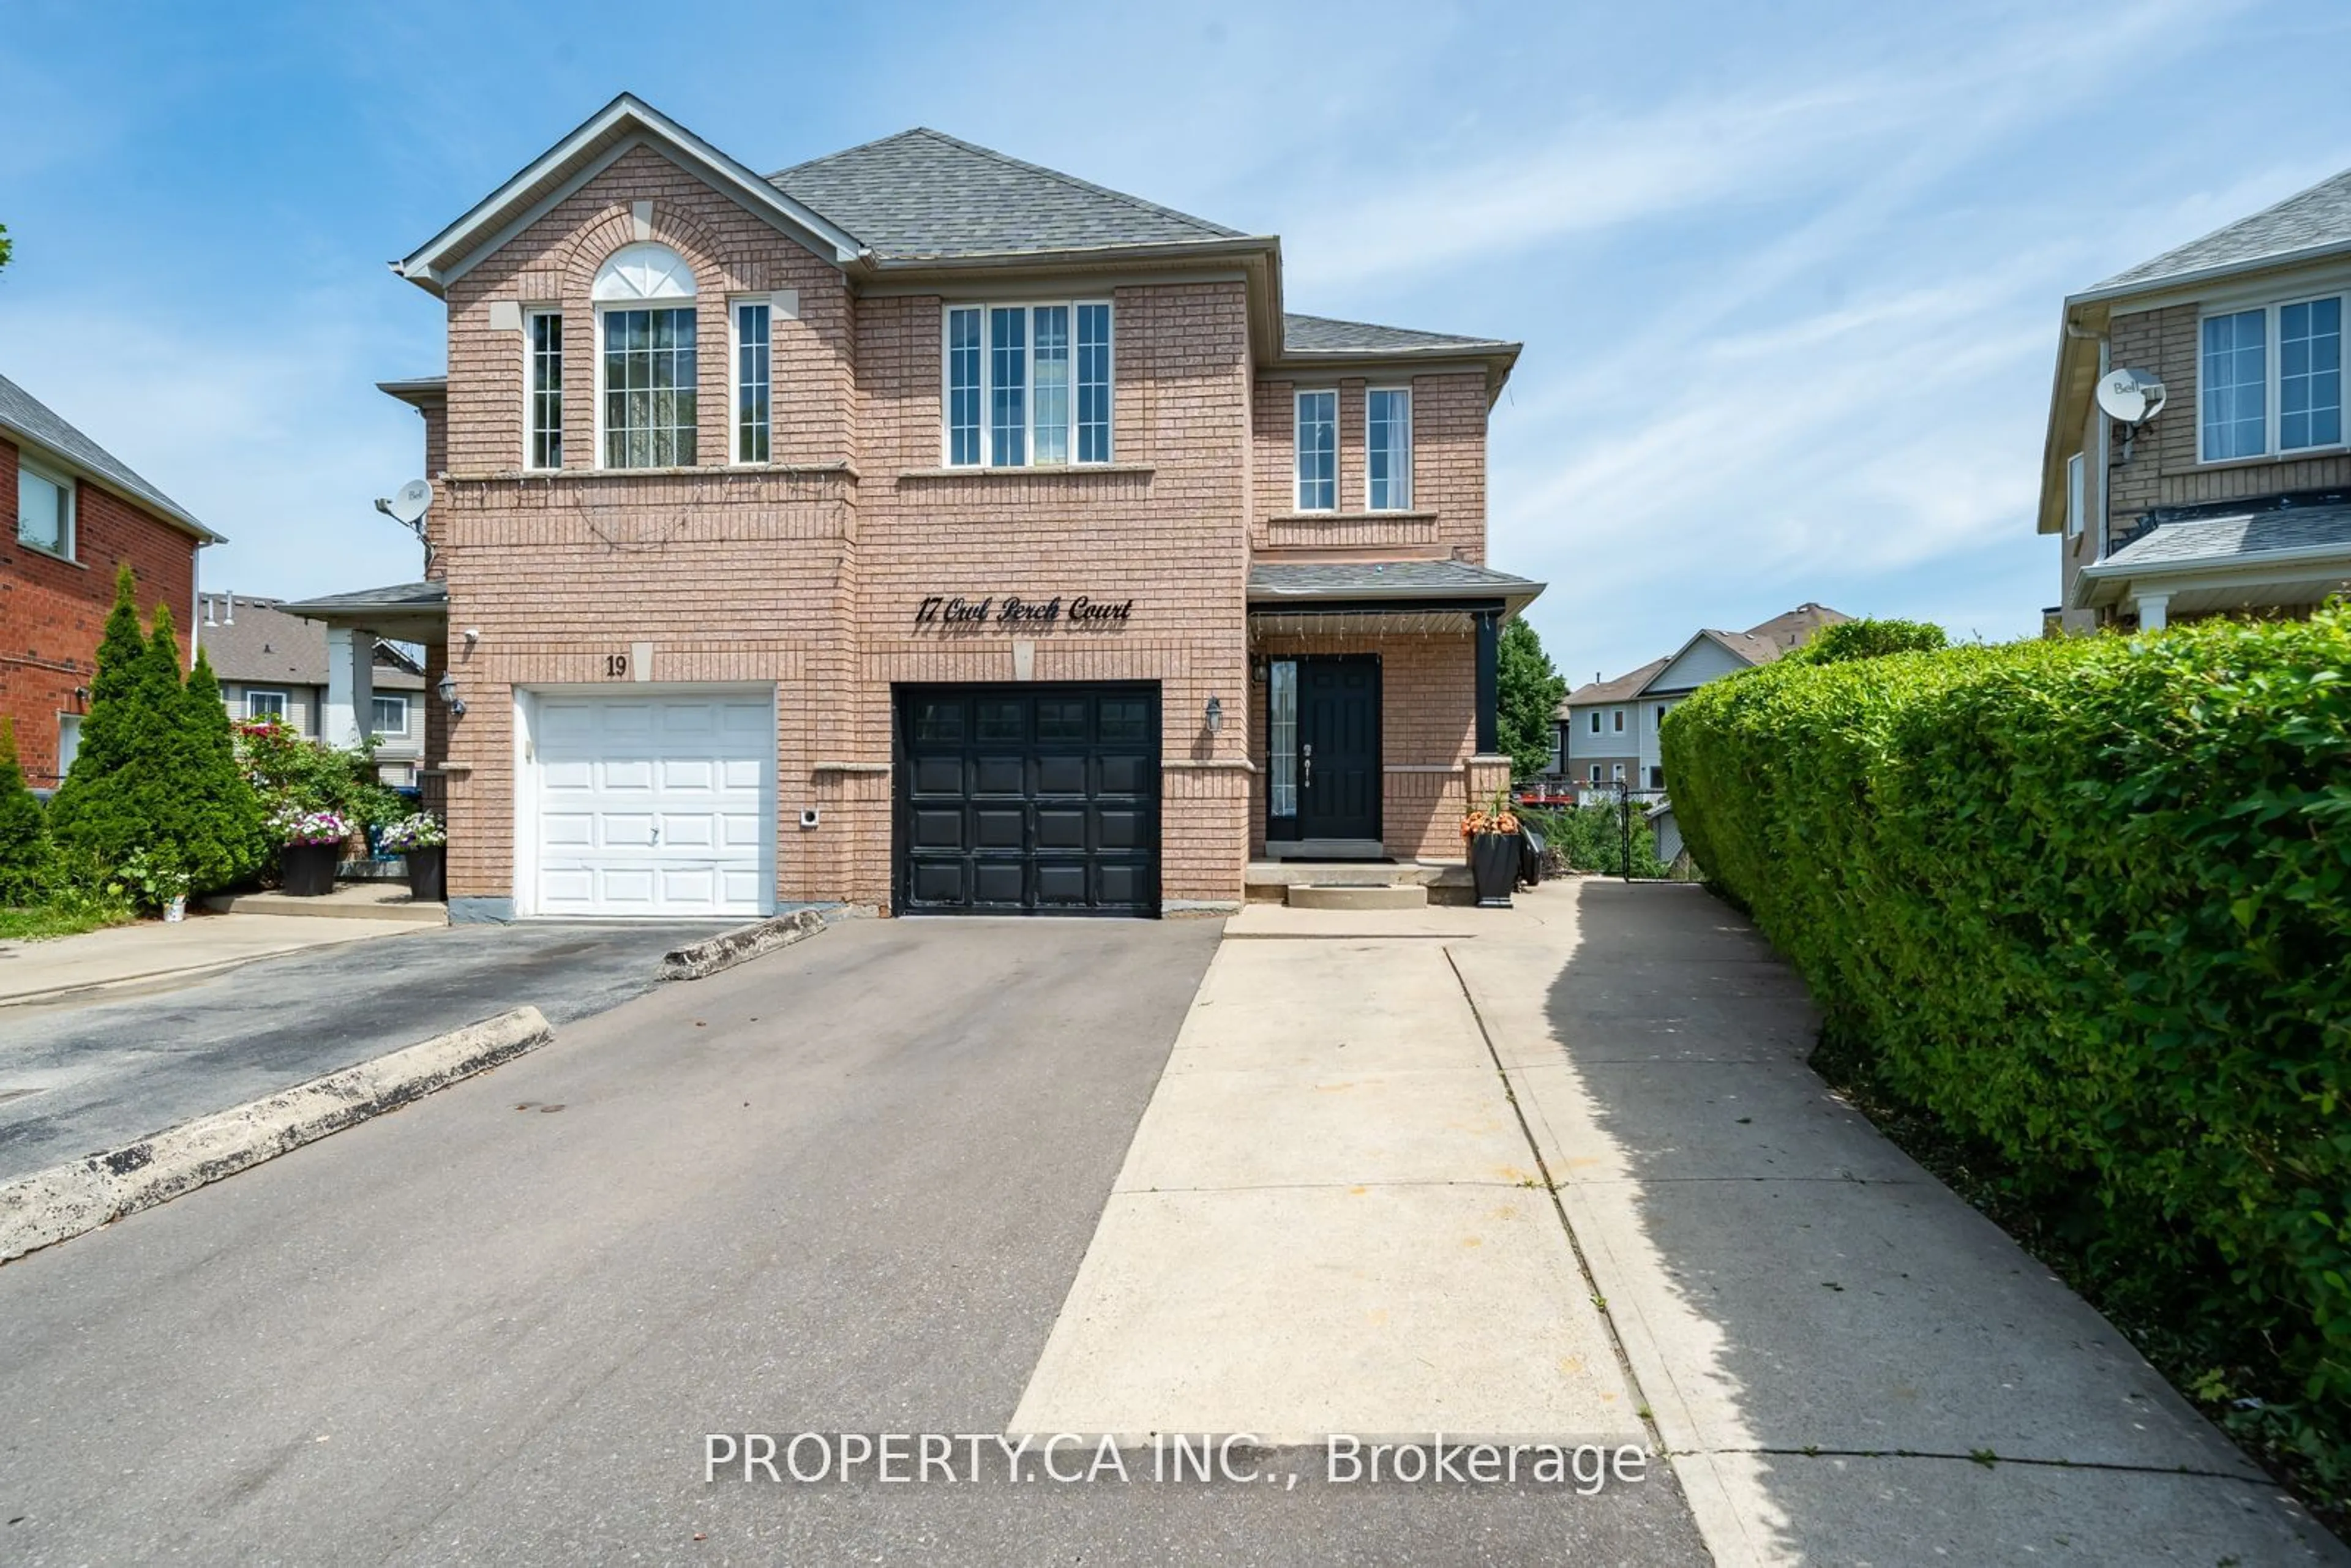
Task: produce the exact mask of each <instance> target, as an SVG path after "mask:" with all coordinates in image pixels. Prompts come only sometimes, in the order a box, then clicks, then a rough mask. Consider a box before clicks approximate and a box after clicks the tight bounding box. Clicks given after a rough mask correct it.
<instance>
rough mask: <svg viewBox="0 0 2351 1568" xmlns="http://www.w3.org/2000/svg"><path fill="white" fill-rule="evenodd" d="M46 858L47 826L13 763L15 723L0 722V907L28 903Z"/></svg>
mask: <svg viewBox="0 0 2351 1568" xmlns="http://www.w3.org/2000/svg"><path fill="white" fill-rule="evenodd" d="M48 858H49V831H48V824H47V822H46V821H44V820H43V819H42V816H41V802H40V801H39V800H37V799H35V798H34V795H33V792H32V791H31V790H30V789H26V788H25V772H24V769H23V768H21V767H19V766H18V764H17V761H16V720H15V719H13V718H0V905H7V904H30V903H32V902H33V900H34V899H35V898H36V897H37V895H38V893H39V885H40V878H41V870H42V867H43V866H44V865H46V864H47V862H48Z"/></svg>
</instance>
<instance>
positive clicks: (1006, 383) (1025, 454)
mask: <svg viewBox="0 0 2351 1568" xmlns="http://www.w3.org/2000/svg"><path fill="white" fill-rule="evenodd" d="M1110 433H1111V308H1110V306H1109V304H1108V303H1107V302H1105V301H1102V300H1076V301H1071V302H1065V303H1054V304H1049V305H987V306H982V305H956V306H951V307H949V308H948V310H947V313H946V459H947V462H948V464H949V465H952V466H956V467H973V466H979V465H985V466H987V467H990V468H1019V467H1028V466H1038V467H1059V466H1062V465H1067V464H1070V463H1072V462H1075V463H1107V462H1109V461H1110V458H1111V440H1110Z"/></svg>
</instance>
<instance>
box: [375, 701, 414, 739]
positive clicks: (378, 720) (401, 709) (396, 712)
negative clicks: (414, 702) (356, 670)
mask: <svg viewBox="0 0 2351 1568" xmlns="http://www.w3.org/2000/svg"><path fill="white" fill-rule="evenodd" d="M369 702H370V705H371V706H372V707H373V709H374V713H373V716H372V718H371V723H370V724H369V729H370V730H371V732H372V733H374V734H376V735H406V734H407V733H408V699H407V698H406V697H404V696H388V697H387V696H378V697H371V698H370V699H369Z"/></svg>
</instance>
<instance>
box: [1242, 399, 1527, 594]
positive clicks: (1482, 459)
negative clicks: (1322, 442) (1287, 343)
mask: <svg viewBox="0 0 2351 1568" xmlns="http://www.w3.org/2000/svg"><path fill="white" fill-rule="evenodd" d="M1407 384H1408V385H1409V386H1410V387H1411V388H1412V435H1413V440H1412V444H1413V459H1412V467H1413V473H1412V507H1411V508H1410V509H1409V510H1408V511H1406V512H1404V513H1401V514H1396V513H1383V512H1371V511H1367V510H1366V509H1365V508H1366V506H1367V503H1368V496H1369V492H1368V490H1367V488H1366V486H1367V484H1368V480H1367V478H1366V474H1365V457H1364V392H1366V391H1367V390H1368V389H1369V388H1371V387H1374V386H1383V387H1385V386H1399V385H1407ZM1322 387H1336V388H1337V389H1338V392H1339V506H1338V509H1337V511H1335V512H1331V513H1304V514H1301V512H1300V511H1299V510H1298V505H1297V503H1298V445H1297V430H1298V426H1297V416H1298V402H1297V395H1296V394H1297V393H1298V392H1300V391H1301V390H1307V391H1311V390H1314V389H1317V388H1322ZM1255 390H1256V396H1255V399H1254V401H1253V408H1252V432H1251V434H1252V437H1253V439H1252V440H1251V442H1250V448H1251V452H1252V455H1253V465H1252V468H1251V472H1252V474H1253V475H1254V476H1255V483H1254V485H1253V486H1252V498H1253V501H1254V513H1255V517H1254V520H1253V522H1252V524H1251V539H1250V542H1251V543H1253V544H1254V545H1256V546H1257V547H1258V548H1259V549H1275V548H1283V549H1294V548H1301V547H1304V548H1315V547H1332V548H1354V549H1362V548H1385V547H1395V546H1408V547H1419V548H1418V549H1417V550H1416V552H1407V553H1419V554H1423V555H1426V554H1429V553H1431V549H1430V547H1435V548H1436V549H1441V550H1442V551H1444V552H1445V553H1447V554H1450V555H1453V556H1457V557H1458V558H1459V559H1463V560H1466V561H1469V562H1472V563H1474V564H1478V565H1483V564H1484V563H1485V559H1486V377H1485V373H1484V372H1483V371H1474V372H1468V373H1457V372H1447V373H1445V374H1442V375H1422V376H1411V377H1405V376H1382V377H1378V378H1374V379H1371V380H1365V379H1364V378H1362V377H1348V378H1344V379H1338V380H1324V381H1311V382H1310V381H1276V380H1270V379H1269V380H1260V381H1259V382H1258V383H1257V386H1256V389H1255Z"/></svg>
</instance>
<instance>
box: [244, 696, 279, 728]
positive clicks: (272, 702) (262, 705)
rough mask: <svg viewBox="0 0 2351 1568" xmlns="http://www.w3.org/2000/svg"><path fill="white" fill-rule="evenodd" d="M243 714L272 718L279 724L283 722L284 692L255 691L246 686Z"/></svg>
mask: <svg viewBox="0 0 2351 1568" xmlns="http://www.w3.org/2000/svg"><path fill="white" fill-rule="evenodd" d="M245 716H246V717H247V718H274V719H276V720H277V721H278V722H279V723H281V724H282V723H284V722H285V719H286V694H285V693H284V692H256V691H254V690H251V689H250V688H248V689H247V690H246V694H245Z"/></svg>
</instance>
